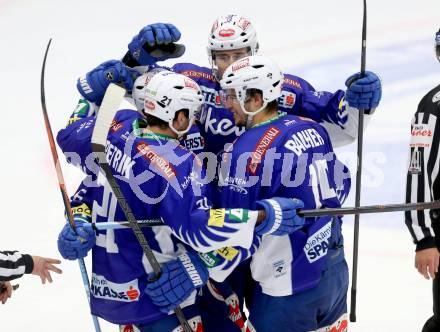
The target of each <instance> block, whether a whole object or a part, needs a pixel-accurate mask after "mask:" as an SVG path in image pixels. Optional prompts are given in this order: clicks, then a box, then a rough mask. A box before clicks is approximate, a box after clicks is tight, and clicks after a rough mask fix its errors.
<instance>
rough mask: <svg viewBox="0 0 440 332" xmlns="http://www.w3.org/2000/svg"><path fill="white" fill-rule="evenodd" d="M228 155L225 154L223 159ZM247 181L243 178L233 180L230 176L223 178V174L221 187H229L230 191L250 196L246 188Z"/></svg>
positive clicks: (220, 182)
mask: <svg viewBox="0 0 440 332" xmlns="http://www.w3.org/2000/svg"><path fill="white" fill-rule="evenodd" d="M225 155H226V154H223V157H225ZM246 183H247V181H246V180H245V179H242V178H233V177H230V176H226V177H225V178H223V177H222V176H221V174H220V175H219V186H220V187H221V186H228V187H229V188H230V189H232V190H233V191H235V192H238V193H240V194H245V195H247V194H248V191H247V189H245V187H246Z"/></svg>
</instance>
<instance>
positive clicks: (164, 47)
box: [128, 23, 185, 66]
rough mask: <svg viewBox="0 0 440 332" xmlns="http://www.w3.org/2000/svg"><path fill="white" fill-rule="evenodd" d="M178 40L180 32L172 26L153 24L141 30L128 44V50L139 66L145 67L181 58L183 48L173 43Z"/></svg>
mask: <svg viewBox="0 0 440 332" xmlns="http://www.w3.org/2000/svg"><path fill="white" fill-rule="evenodd" d="M179 39H180V31H179V30H178V29H177V28H176V27H175V26H174V25H172V24H169V23H155V24H150V25H147V26H146V27H144V28H142V30H141V31H139V34H137V35H136V36H134V37H133V40H132V41H131V43H130V44H128V49H129V50H130V53H131V55H132V56H133V58H135V59H136V61H137V62H138V63H139V64H140V65H143V66H147V65H151V64H154V63H156V62H157V61H163V60H167V59H171V58H178V57H180V56H182V55H183V53H185V46H184V45H182V44H176V43H175V42H176V41H178V40H179Z"/></svg>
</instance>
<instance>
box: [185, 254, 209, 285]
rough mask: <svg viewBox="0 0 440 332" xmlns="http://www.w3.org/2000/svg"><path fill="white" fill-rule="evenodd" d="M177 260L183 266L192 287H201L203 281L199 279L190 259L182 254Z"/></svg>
mask: <svg viewBox="0 0 440 332" xmlns="http://www.w3.org/2000/svg"><path fill="white" fill-rule="evenodd" d="M179 260H180V262H181V263H182V264H183V267H184V268H185V270H186V273H188V275H189V277H190V279H191V281H192V283H193V285H194V286H195V287H201V286H203V281H202V279H201V278H200V275H199V273H198V272H197V269H196V268H195V266H194V264H193V263H192V261H191V258H189V256H188V255H187V254H182V255H180V256H179Z"/></svg>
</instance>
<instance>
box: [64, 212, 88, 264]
mask: <svg viewBox="0 0 440 332" xmlns="http://www.w3.org/2000/svg"><path fill="white" fill-rule="evenodd" d="M74 218H75V225H76V233H75V231H74V230H73V229H72V227H71V226H70V224H68V223H67V224H65V225H64V227H63V229H62V230H61V233H60V235H59V236H58V251H59V252H60V254H61V256H63V258H64V259H70V260H75V259H78V258H84V257H86V256H87V253H88V251H89V250H90V249H92V247H93V246H94V245H95V242H96V236H95V232H94V230H93V229H92V228H91V227H90V226H89V224H88V223H87V222H84V221H83V220H79V218H78V217H77V216H76V215H75V216H74Z"/></svg>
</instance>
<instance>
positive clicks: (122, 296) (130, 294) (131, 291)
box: [90, 273, 140, 302]
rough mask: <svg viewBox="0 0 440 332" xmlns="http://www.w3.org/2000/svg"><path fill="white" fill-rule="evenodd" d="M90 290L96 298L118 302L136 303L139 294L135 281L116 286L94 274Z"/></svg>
mask: <svg viewBox="0 0 440 332" xmlns="http://www.w3.org/2000/svg"><path fill="white" fill-rule="evenodd" d="M90 290H91V292H92V295H93V296H94V297H96V298H99V299H104V300H110V301H119V302H134V301H138V300H139V294H140V291H139V287H138V281H137V279H134V280H131V281H129V282H126V283H122V284H117V283H114V282H111V281H109V280H107V279H106V278H105V277H104V276H100V275H97V274H95V273H94V274H93V276H92V285H91V288H90Z"/></svg>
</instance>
